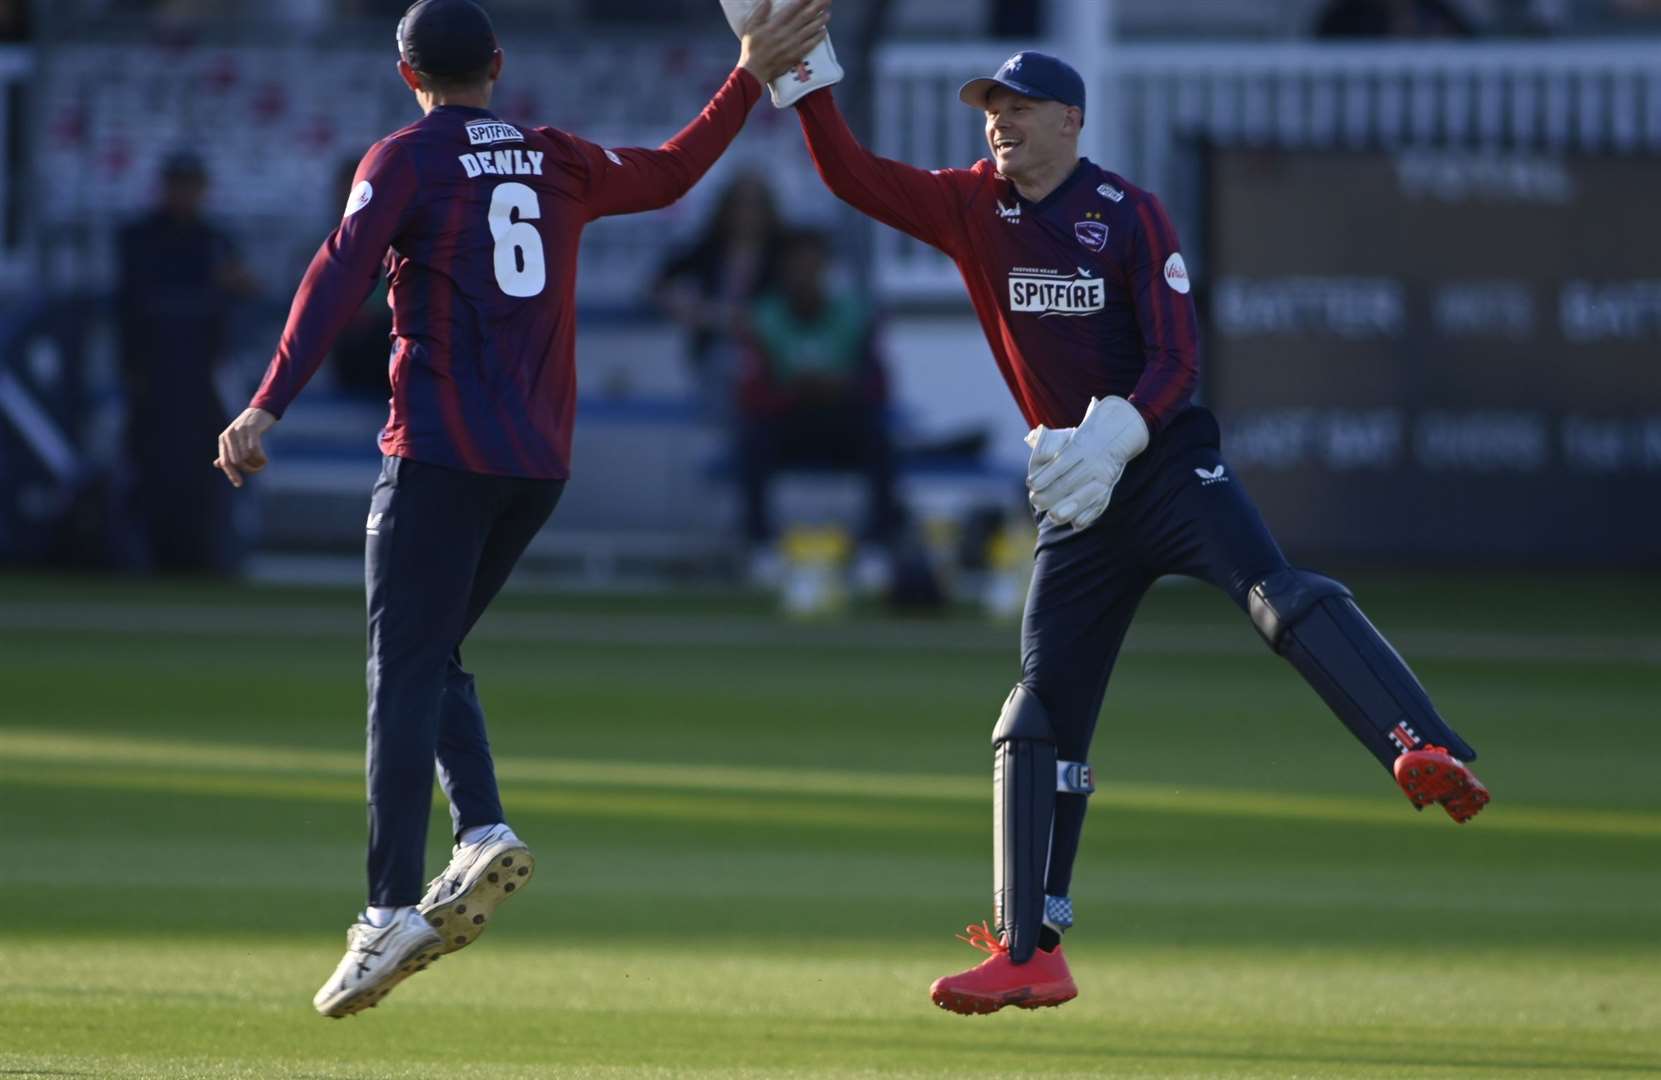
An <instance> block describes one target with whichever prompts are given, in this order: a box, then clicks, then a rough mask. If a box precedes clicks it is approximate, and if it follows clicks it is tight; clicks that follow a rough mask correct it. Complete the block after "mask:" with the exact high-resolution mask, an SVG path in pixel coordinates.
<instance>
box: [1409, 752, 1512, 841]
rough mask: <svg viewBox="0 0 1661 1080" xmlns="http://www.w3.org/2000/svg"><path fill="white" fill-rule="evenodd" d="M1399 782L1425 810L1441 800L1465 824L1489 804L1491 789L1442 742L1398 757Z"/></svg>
mask: <svg viewBox="0 0 1661 1080" xmlns="http://www.w3.org/2000/svg"><path fill="white" fill-rule="evenodd" d="M1393 771H1394V772H1395V776H1396V783H1397V784H1399V785H1400V786H1401V789H1402V791H1403V792H1404V793H1405V794H1406V795H1407V797H1408V799H1410V800H1411V801H1412V803H1413V807H1414V809H1416V810H1423V809H1424V808H1425V807H1427V806H1430V805H1431V804H1433V803H1440V804H1441V805H1442V808H1443V809H1445V810H1446V811H1447V812H1448V816H1449V817H1451V818H1453V820H1455V821H1457V822H1459V824H1461V825H1463V824H1465V822H1467V821H1469V820H1471V819H1472V818H1473V817H1476V815H1477V814H1478V813H1480V812H1481V811H1482V808H1483V807H1484V806H1487V805H1488V801H1489V798H1490V796H1489V794H1488V789H1487V788H1486V787H1484V786H1483V785H1482V781H1480V780H1478V779H1477V778H1476V774H1475V773H1473V772H1471V770H1470V769H1469V768H1468V767H1467V766H1466V765H1465V763H1464V762H1463V761H1460V760H1459V759H1458V758H1456V757H1454V756H1453V755H1452V754H1450V753H1448V752H1447V751H1446V750H1444V749H1442V748H1441V747H1440V746H1427V747H1423V748H1421V749H1418V750H1409V751H1408V752H1407V753H1405V754H1403V755H1401V756H1400V757H1398V758H1397V759H1396V765H1395V769H1394V770H1393Z"/></svg>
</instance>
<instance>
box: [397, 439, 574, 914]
mask: <svg viewBox="0 0 1661 1080" xmlns="http://www.w3.org/2000/svg"><path fill="white" fill-rule="evenodd" d="M564 487H565V482H564V481H563V480H531V479H525V478H521V477H511V476H487V475H483V474H479V473H471V472H465V471H462V470H459V469H449V468H444V467H442V466H439V465H430V464H427V463H424V462H419V461H410V460H408V459H405V458H398V457H386V458H383V459H382V460H381V476H380V479H379V480H378V481H377V482H376V484H375V490H374V494H373V496H372V497H371V499H370V504H369V522H368V530H367V531H368V538H367V543H366V545H365V550H364V583H365V586H366V589H367V592H368V603H369V671H368V676H369V680H368V681H369V762H368V766H369V768H368V772H369V903H370V904H373V905H377V906H384V907H398V906H403V905H408V904H414V903H416V902H417V901H418V900H420V898H421V888H422V885H423V880H422V879H423V877H424V874H423V863H424V859H425V855H426V847H427V817H428V814H429V813H430V812H431V810H432V797H433V766H434V762H435V761H436V763H437V766H438V777H439V782H440V783H441V784H442V785H443V787H444V793H445V795H446V796H448V798H449V800H450V816H451V820H452V822H453V824H454V826H455V832H456V833H457V834H458V835H459V834H460V832H461V831H462V830H463V829H467V828H471V827H472V826H474V825H492V824H495V823H496V822H499V821H501V820H503V814H502V804H501V800H500V797H499V796H498V794H497V791H496V769H495V766H494V764H493V763H492V761H491V757H490V742H489V740H488V739H487V738H486V737H485V725H484V709H483V708H482V707H481V706H480V705H479V696H478V692H477V690H476V689H475V688H474V685H473V676H472V675H470V674H468V673H467V671H465V670H464V669H463V668H462V666H461V643H462V640H463V639H465V638H466V637H467V634H468V631H470V630H472V628H473V624H474V623H476V622H477V621H478V619H479V616H480V615H482V614H483V613H484V609H485V608H486V606H488V605H489V603H490V601H491V600H492V599H493V598H494V597H495V595H496V593H497V592H498V591H499V590H500V589H501V587H502V585H503V583H505V582H506V581H507V579H508V575H509V574H510V573H511V572H512V571H513V566H514V563H516V562H518V561H519V556H520V555H522V554H524V551H525V548H526V547H527V546H528V545H529V544H530V542H531V539H532V538H533V537H534V536H536V534H537V532H538V531H539V530H540V529H541V528H542V525H543V523H544V522H546V521H547V520H548V515H549V514H551V513H552V512H553V509H554V504H555V503H557V502H558V501H559V496H560V492H561V491H563V490H564Z"/></svg>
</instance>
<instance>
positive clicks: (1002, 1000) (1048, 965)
mask: <svg viewBox="0 0 1661 1080" xmlns="http://www.w3.org/2000/svg"><path fill="white" fill-rule="evenodd" d="M966 929H967V930H968V931H969V936H968V937H964V936H963V935H962V934H959V935H957V938H958V940H959V941H966V942H968V943H969V944H970V945H973V946H974V947H975V948H977V949H979V950H980V951H981V952H984V953H988V954H990V955H988V956H987V958H986V959H985V960H982V961H981V962H980V963H979V964H976V965H975V966H974V967H972V968H970V969H969V970H968V971H960V972H958V973H957V974H956V975H947V976H946V977H945V978H943V979H936V980H935V981H934V985H933V986H931V987H929V998H930V999H931V1000H932V1001H933V1002H934V1003H935V1004H936V1005H938V1006H940V1007H941V1008H942V1009H945V1010H947V1011H948V1012H955V1013H962V1014H963V1015H965V1016H974V1015H975V1014H977V1013H994V1012H997V1011H998V1010H999V1009H1001V1008H1003V1007H1004V1006H1005V1005H1014V1006H1016V1007H1018V1008H1022V1009H1042V1008H1044V1007H1045V1006H1048V1005H1060V1004H1062V1003H1063V1002H1067V1001H1071V1000H1073V999H1074V998H1076V997H1078V985H1077V984H1076V983H1074V982H1073V975H1072V972H1070V971H1068V970H1067V958H1066V957H1065V956H1062V955H1061V946H1059V945H1057V946H1056V947H1055V951H1054V952H1045V951H1044V950H1043V949H1039V950H1037V951H1036V952H1034V953H1033V954H1032V959H1031V960H1028V961H1027V962H1026V963H1024V964H1013V963H1011V962H1010V960H1009V947H1008V946H1007V945H1005V944H1004V943H1003V939H1002V938H998V937H994V936H993V934H992V931H991V930H990V929H988V928H987V925H986V924H985V923H984V922H983V923H981V924H980V925H979V926H970V927H967V928H966Z"/></svg>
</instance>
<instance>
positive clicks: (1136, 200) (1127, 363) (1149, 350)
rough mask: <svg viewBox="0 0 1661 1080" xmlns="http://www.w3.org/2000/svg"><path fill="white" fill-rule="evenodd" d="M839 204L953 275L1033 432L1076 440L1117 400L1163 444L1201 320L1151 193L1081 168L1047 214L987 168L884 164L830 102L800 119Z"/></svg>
mask: <svg viewBox="0 0 1661 1080" xmlns="http://www.w3.org/2000/svg"><path fill="white" fill-rule="evenodd" d="M797 111H798V112H799V113H800V114H801V122H802V130H803V132H804V133H805V134H806V136H807V145H808V149H809V151H811V153H812V154H813V160H814V164H815V165H817V166H818V168H819V175H820V176H822V177H823V178H824V180H825V183H826V184H827V185H828V186H829V187H830V189H831V191H833V192H834V193H835V194H836V195H837V196H838V197H839V198H841V199H843V200H844V201H846V202H848V203H850V204H852V205H853V206H855V207H857V208H858V209H860V210H862V211H864V212H865V213H867V214H869V215H871V216H872V217H874V218H876V219H877V220H878V221H881V222H883V223H884V224H886V225H890V226H893V227H894V228H896V229H899V230H901V231H902V232H905V233H909V234H910V235H912V236H914V237H916V238H917V239H919V240H921V241H923V242H924V243H926V244H930V245H932V246H934V247H937V248H939V249H940V250H941V251H943V252H945V253H946V254H947V255H949V256H951V258H952V260H953V261H954V262H956V263H957V267H958V270H959V272H960V273H962V275H963V281H964V283H965V284H966V285H968V287H969V299H970V300H971V301H972V302H973V303H974V305H975V313H976V314H977V315H978V316H979V317H980V323H981V328H982V329H983V330H984V331H985V333H986V340H987V342H988V344H990V345H991V347H992V354H993V356H994V357H996V359H997V361H998V368H999V370H1000V371H1002V372H1003V376H1004V381H1005V382H1007V383H1008V384H1009V389H1010V391H1011V392H1012V393H1013V394H1014V395H1015V400H1016V402H1017V403H1018V404H1019V405H1020V407H1021V412H1022V413H1023V414H1024V415H1025V416H1026V419H1027V423H1029V424H1031V425H1033V426H1037V425H1038V424H1045V425H1047V426H1049V427H1052V428H1054V427H1072V426H1074V425H1076V424H1077V423H1078V422H1079V421H1080V420H1082V419H1083V418H1084V411H1085V409H1086V408H1087V407H1088V406H1089V404H1090V399H1091V398H1092V397H1098V398H1099V397H1107V396H1108V395H1112V394H1116V395H1118V396H1120V397H1125V398H1128V399H1129V400H1130V402H1131V403H1132V404H1133V405H1135V406H1136V407H1137V408H1138V409H1139V410H1140V411H1141V413H1142V415H1143V416H1144V417H1145V418H1146V419H1147V421H1148V427H1149V430H1150V431H1153V432H1157V431H1159V430H1160V429H1161V428H1162V427H1164V426H1165V425H1166V424H1167V423H1168V422H1169V421H1170V420H1171V419H1172V418H1173V417H1174V416H1175V415H1176V414H1177V413H1179V412H1181V411H1182V410H1183V409H1184V408H1186V407H1187V405H1188V403H1189V399H1190V398H1191V397H1192V395H1193V392H1194V384H1195V382H1196V380H1197V378H1198V375H1199V357H1198V339H1199V333H1198V320H1197V319H1196V317H1195V314H1194V303H1193V299H1192V297H1191V296H1190V295H1189V282H1188V269H1187V267H1186V266H1185V265H1184V263H1183V260H1182V255H1181V254H1180V252H1179V249H1178V246H1177V236H1176V230H1175V229H1173V228H1172V227H1171V222H1170V220H1169V219H1168V218H1167V217H1166V216H1165V209H1164V207H1162V206H1161V205H1160V204H1159V200H1158V199H1156V198H1155V197H1154V196H1153V195H1152V194H1150V193H1148V192H1146V191H1142V190H1140V189H1139V188H1136V187H1134V186H1133V185H1131V184H1129V183H1127V182H1126V181H1125V180H1124V179H1123V178H1121V177H1119V176H1117V175H1115V174H1114V173H1110V172H1108V171H1107V170H1105V169H1102V168H1100V167H1098V166H1096V165H1093V164H1091V163H1090V162H1089V161H1088V160H1080V161H1079V164H1078V167H1077V168H1076V169H1074V170H1073V173H1072V175H1071V176H1069V177H1068V178H1067V179H1066V180H1065V181H1064V182H1063V183H1062V185H1061V186H1060V187H1058V188H1057V189H1056V190H1055V191H1053V192H1051V193H1050V194H1049V195H1048V196H1046V197H1045V198H1044V200H1043V201H1042V202H1037V203H1032V202H1028V201H1027V200H1025V199H1023V198H1022V197H1021V196H1020V194H1019V193H1018V192H1017V191H1016V190H1015V185H1014V184H1013V183H1011V182H1010V181H1009V180H1007V179H1005V178H1004V177H1002V176H1000V175H999V174H998V171H997V168H996V167H995V166H994V165H993V164H992V162H990V161H985V160H983V161H980V162H978V163H976V164H975V166H974V167H973V168H969V169H938V170H935V171H934V172H928V171H926V170H923V169H916V168H913V167H911V166H910V165H905V164H902V163H900V162H897V161H890V160H888V159H887V158H880V157H877V156H876V155H875V154H872V153H871V152H870V151H869V150H866V149H865V148H864V147H863V146H861V145H860V144H859V142H858V141H857V140H856V139H855V138H854V136H853V133H852V132H851V131H849V130H848V125H847V123H846V122H845V121H844V120H843V119H842V114H841V113H840V112H839V111H838V110H837V107H836V101H835V99H834V98H833V97H832V96H831V94H830V92H829V91H828V90H821V91H818V92H816V93H813V94H810V95H808V96H807V98H805V99H804V100H803V102H802V104H801V105H800V106H799V107H798V110H797Z"/></svg>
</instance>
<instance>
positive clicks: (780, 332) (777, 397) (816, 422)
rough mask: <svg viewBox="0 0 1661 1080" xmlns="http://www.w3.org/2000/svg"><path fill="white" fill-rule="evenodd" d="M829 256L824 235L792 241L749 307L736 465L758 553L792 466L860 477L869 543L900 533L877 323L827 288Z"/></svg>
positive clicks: (801, 233) (801, 235)
mask: <svg viewBox="0 0 1661 1080" xmlns="http://www.w3.org/2000/svg"><path fill="white" fill-rule="evenodd" d="M830 254H831V252H830V241H829V239H828V238H827V237H826V236H825V234H823V233H820V232H816V231H811V230H798V231H792V232H790V233H787V234H786V236H785V239H784V242H783V245H782V247H781V255H780V258H779V273H778V280H777V281H776V282H774V283H773V284H772V285H771V286H770V287H769V288H768V289H767V290H765V291H764V292H763V293H762V294H761V295H760V296H759V297H758V298H757V299H756V301H755V302H754V304H752V306H751V308H750V312H749V320H748V333H747V338H748V345H749V348H748V350H747V355H746V360H745V369H744V372H743V375H742V377H741V378H740V380H739V386H738V410H737V412H738V459H739V460H738V464H739V478H740V481H741V483H742V486H743V494H744V510H745V514H744V527H745V534H746V537H747V539H748V540H749V542H750V544H751V545H752V548H753V549H756V550H761V549H764V548H765V547H766V546H767V545H769V544H770V543H771V541H772V540H773V522H772V519H771V515H770V512H769V505H768V488H769V486H770V485H771V483H772V480H773V477H774V475H775V474H776V473H777V472H778V471H779V470H780V469H781V468H783V467H786V466H807V467H814V468H821V469H828V470H846V471H849V472H856V473H859V474H860V475H861V476H863V477H864V478H865V481H866V486H867V492H868V495H867V500H866V518H865V527H864V532H863V535H862V540H863V541H864V542H865V543H867V544H872V545H880V546H882V547H884V548H886V547H888V546H890V545H891V544H892V542H893V540H894V535H895V532H896V530H897V528H898V526H899V519H900V511H899V508H898V505H897V503H896V502H895V499H894V453H893V446H892V443H891V440H890V438H889V434H888V428H887V424H886V421H885V416H884V408H885V406H886V404H887V386H886V380H885V379H884V377H883V371H882V365H881V363H880V361H879V359H878V357H877V354H876V333H875V331H876V319H875V316H874V314H873V312H872V310H871V307H870V305H869V304H867V303H866V302H865V301H864V299H862V298H861V297H860V296H858V295H857V294H856V293H854V292H853V291H851V290H837V289H833V288H832V287H831V285H830V283H829V281H828V280H827V273H828V271H829V269H830Z"/></svg>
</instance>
